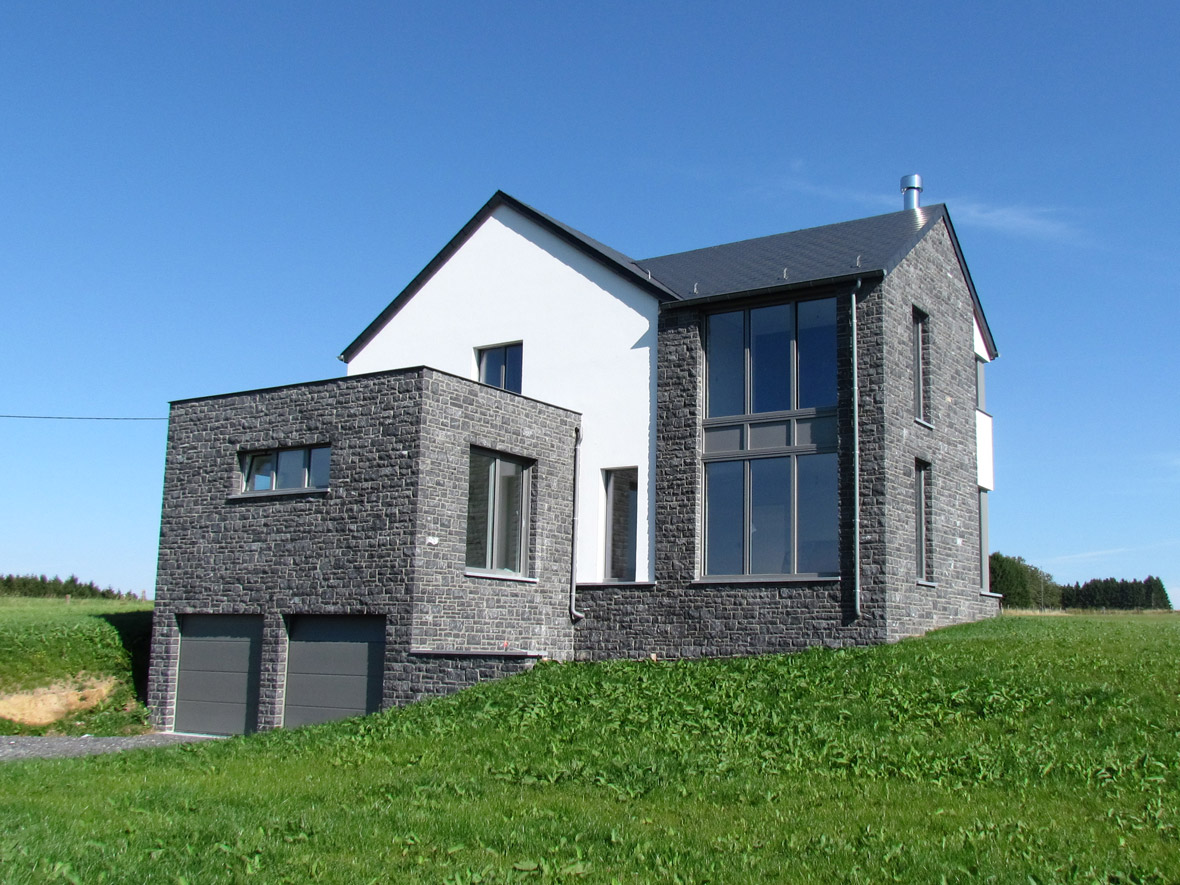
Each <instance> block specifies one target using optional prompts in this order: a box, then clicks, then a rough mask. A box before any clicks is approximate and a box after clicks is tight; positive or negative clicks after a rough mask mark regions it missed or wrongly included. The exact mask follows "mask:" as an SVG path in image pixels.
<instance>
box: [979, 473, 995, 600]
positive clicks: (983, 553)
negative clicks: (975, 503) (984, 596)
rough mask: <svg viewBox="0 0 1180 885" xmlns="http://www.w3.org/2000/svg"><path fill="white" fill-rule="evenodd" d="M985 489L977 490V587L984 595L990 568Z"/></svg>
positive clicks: (986, 590)
mask: <svg viewBox="0 0 1180 885" xmlns="http://www.w3.org/2000/svg"><path fill="white" fill-rule="evenodd" d="M988 546H989V540H988V536H987V489H980V490H979V586H980V588H981V589H982V590H983V591H984V592H985V593H986V592H989V591H990V590H991V583H992V577H991V568H990V565H991V564H990V563H989V562H988V551H987V548H988Z"/></svg>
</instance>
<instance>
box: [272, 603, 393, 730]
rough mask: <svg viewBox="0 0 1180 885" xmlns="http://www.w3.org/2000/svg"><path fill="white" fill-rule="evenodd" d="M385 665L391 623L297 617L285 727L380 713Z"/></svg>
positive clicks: (344, 617)
mask: <svg viewBox="0 0 1180 885" xmlns="http://www.w3.org/2000/svg"><path fill="white" fill-rule="evenodd" d="M384 663H385V618H381V617H363V616H352V615H301V616H296V617H293V618H292V619H291V622H290V641H289V644H288V646H287V691H286V702H285V707H284V712H283V724H284V725H287V726H290V727H294V726H297V725H309V724H311V723H313V722H326V721H327V720H329V719H343V718H345V717H346V716H363V715H364V714H365V713H373V712H376V711H377V710H378V709H380V707H381V676H382V671H383V669H384Z"/></svg>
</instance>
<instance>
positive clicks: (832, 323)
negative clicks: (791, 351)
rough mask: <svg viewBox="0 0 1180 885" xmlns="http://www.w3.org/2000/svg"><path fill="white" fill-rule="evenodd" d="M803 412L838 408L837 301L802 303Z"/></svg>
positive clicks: (801, 400)
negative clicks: (830, 407)
mask: <svg viewBox="0 0 1180 885" xmlns="http://www.w3.org/2000/svg"><path fill="white" fill-rule="evenodd" d="M798 349H799V408H800V409H817V408H823V407H824V406H834V405H836V299H835V298H823V299H820V300H819V301H801V302H799V334H798Z"/></svg>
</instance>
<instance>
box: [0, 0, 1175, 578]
mask: <svg viewBox="0 0 1180 885" xmlns="http://www.w3.org/2000/svg"><path fill="white" fill-rule="evenodd" d="M886 6H887V7H888V8H886ZM1178 9H1180V8H1178V7H1176V6H1175V5H1174V4H1164V3H1158V4H1152V3H1135V4H1128V5H1125V6H1119V7H1116V6H1115V5H1114V4H1094V3H1085V2H1082V3H1072V4H1070V5H1069V6H1068V7H1065V6H1064V5H1062V4H1044V5H1037V4H1025V3H1021V4H1014V3H1012V4H1009V3H994V4H986V5H985V4H975V5H971V6H968V5H965V4H963V5H960V4H929V3H924V4H912V5H910V4H888V5H884V4H876V3H825V4H822V5H821V4H814V5H812V6H807V7H804V6H800V7H799V8H795V7H792V6H790V5H786V4H778V3H733V4H725V5H722V4H716V3H692V2H688V3H685V2H678V3H641V2H640V3H634V2H632V3H587V4H551V3H539V2H535V3H519V2H508V3H496V4H489V3H478V4H477V3H461V2H449V3H448V2H443V3H409V2H406V3H314V2H300V3H267V2H251V3H238V2H232V3H230V2H224V3H219V2H204V3H199V4H198V3H189V2H177V3H167V4H159V3H119V2H111V3H102V4H88V3H81V2H73V3H71V2H63V3H52V4H50V3H34V2H12V3H7V4H4V5H3V6H0V120H2V121H3V122H2V123H0V293H2V296H0V303H2V305H3V314H2V316H3V323H2V325H0V329H2V330H3V344H2V346H0V413H4V414H22V415H23V414H33V415H72V416H134V417H153V416H155V417H163V416H165V415H166V414H167V403H168V401H169V400H172V399H180V398H184V397H190V396H201V395H206V394H215V393H223V392H228V391H233V390H241V389H248V388H253V387H262V386H267V385H274V384H285V383H293V382H300V381H307V380H312V379H316V378H325V377H331V376H334V375H339V374H342V373H343V369H344V367H343V365H342V364H341V363H339V362H338V361H337V360H336V355H337V354H339V353H340V351H341V350H343V349H344V347H345V346H346V345H347V344H348V343H349V342H351V341H352V339H353V338H354V337H355V336H356V335H357V334H358V333H359V332H360V331H361V330H362V329H363V328H364V327H365V326H366V325H367V324H368V323H369V321H370V320H371V319H372V318H373V317H374V316H376V314H377V313H378V312H379V311H380V310H381V309H382V308H383V307H384V306H385V305H386V304H387V303H388V302H389V300H390V299H391V298H392V297H393V296H394V295H396V294H397V292H398V291H400V289H401V288H402V287H403V286H404V285H405V284H406V283H407V282H408V281H409V280H410V279H411V278H412V277H413V275H414V274H415V273H416V272H417V271H418V270H420V269H421V267H422V266H423V265H424V264H425V263H426V262H427V261H428V260H429V259H430V258H431V257H432V256H433V255H434V253H435V252H437V251H438V249H439V248H441V247H442V246H443V245H444V244H445V243H446V241H447V240H448V239H449V238H450V237H451V236H452V235H453V234H454V233H455V231H457V230H458V229H459V227H460V226H462V224H463V223H464V222H466V221H467V219H468V218H469V217H470V216H471V215H472V214H473V213H474V212H475V211H476V209H478V208H479V206H480V205H482V204H483V202H484V201H485V200H486V199H487V198H488V197H489V196H491V194H492V193H493V192H494V191H495V190H496V189H497V188H501V189H503V190H505V191H507V192H509V193H510V194H512V195H513V196H516V197H518V198H519V199H522V200H524V201H525V202H527V203H530V204H532V205H534V206H536V207H537V208H539V209H541V210H542V211H544V212H546V213H549V214H551V215H554V216H556V217H558V218H560V219H561V220H563V221H566V222H567V223H569V224H572V225H573V226H575V227H577V228H579V229H581V230H583V231H585V232H586V233H588V234H590V235H591V236H593V237H595V238H597V239H599V240H601V241H603V242H605V243H608V244H610V245H612V246H614V247H615V248H617V249H619V250H621V251H623V252H626V253H628V254H630V255H633V256H636V257H647V256H651V255H658V254H664V253H667V252H673V251H680V250H684V249H690V248H695V247H699V246H704V245H711V244H715V243H721V242H728V241H732V240H737V239H742V238H746V237H752V236H760V235H764V234H770V233H777V232H780V231H786V230H793V229H797V228H802V227H811V226H814V225H818V224H825V223H829V222H834V221H842V220H846V219H850V218H857V217H862V216H865V215H873V214H878V213H880V212H888V211H893V210H895V209H898V208H900V206H901V198H900V195H899V193H898V180H899V178H900V177H901V176H902V175H904V174H907V173H910V172H920V173H921V174H922V175H923V177H924V179H925V183H926V191H925V193H924V195H923V201H924V202H926V203H933V202H945V203H947V204H948V206H949V208H950V212H951V217H952V218H953V220H954V223H955V226H956V229H957V231H958V234H959V237H960V240H961V242H962V245H963V248H964V251H965V254H966V256H967V261H968V264H969V265H970V268H971V271H972V274H973V276H974V279H975V283H976V286H977V287H978V289H979V292H980V296H981V298H982V300H983V304H984V308H985V310H986V312H987V315H988V319H989V321H990V323H991V326H992V329H993V331H994V333H995V336H996V340H997V342H998V344H999V348H1000V351H1001V358H1000V360H999V361H998V362H996V363H995V364H994V365H993V366H992V367H991V369H990V374H989V378H988V400H989V402H988V405H989V408H990V410H991V411H992V412H993V413H994V414H995V416H996V450H997V451H996V456H997V477H996V478H997V483H998V489H997V491H996V492H995V494H994V495H993V496H992V506H991V517H992V533H991V540H992V547H993V549H998V550H1000V551H1002V552H1005V553H1008V554H1012V555H1022V556H1024V557H1025V558H1026V559H1028V560H1030V561H1031V562H1034V563H1035V564H1037V565H1040V566H1041V567H1043V568H1045V569H1047V570H1048V571H1049V572H1051V573H1052V574H1053V575H1054V576H1055V577H1057V578H1058V579H1059V580H1063V581H1075V580H1081V581H1084V580H1086V579H1088V578H1091V577H1108V576H1114V577H1127V578H1142V577H1145V576H1146V575H1147V574H1149V573H1150V574H1154V575H1158V576H1160V577H1162V578H1163V580H1164V582H1165V584H1166V585H1167V586H1168V587H1169V589H1170V591H1171V593H1172V596H1173V600H1174V601H1180V596H1178V595H1177V591H1178V590H1180V516H1178V515H1177V513H1178V511H1180V508H1177V507H1176V506H1175V505H1174V504H1173V498H1175V497H1176V495H1177V493H1178V492H1180V408H1178V407H1177V405H1178V397H1177V394H1176V392H1175V383H1176V378H1177V377H1178V376H1180V371H1178V370H1180V356H1178V355H1177V354H1178V351H1177V348H1176V346H1175V344H1174V339H1175V336H1176V332H1175V330H1176V328H1177V327H1178V326H1180V300H1178V299H1177V297H1176V296H1175V294H1174V292H1173V291H1172V290H1173V289H1174V287H1175V281H1174V279H1173V275H1172V274H1171V273H1170V271H1171V269H1172V263H1173V260H1174V253H1175V242H1176V235H1177V222H1176V218H1175V212H1174V203H1175V201H1176V199H1177V194H1180V180H1178V179H1180V164H1178V163H1177V162H1176V160H1175V155H1176V147H1175V145H1176V142H1177V135H1178V131H1177V130H1178V128H1180V122H1178V121H1180V115H1178V114H1177V112H1176V111H1177V105H1178V102H1177V92H1178V85H1177V84H1180V69H1178V68H1180V63H1178V62H1177V57H1176V52H1175V49H1176V46H1177V45H1180V11H1178ZM1103 410H1105V411H1103ZM1100 412H1101V414H1100ZM165 436H166V427H165V424H164V422H162V421H142V422H141V421H135V422H132V421H126V422H124V421H103V422H88V421H23V420H9V419H0V453H2V454H3V458H4V463H5V471H4V473H5V481H4V483H3V486H2V487H0V489H2V490H0V496H2V497H0V573H7V572H16V573H46V574H50V575H53V574H59V575H61V576H63V577H64V576H66V575H68V574H70V573H75V574H77V575H78V576H80V577H82V578H84V579H87V580H94V581H96V582H98V583H100V584H102V585H104V586H106V585H111V586H114V587H115V588H117V589H135V590H139V589H150V588H151V586H152V584H153V582H154V573H155V556H156V542H157V536H158V531H159V514H160V494H161V484H162V474H163V462H164V446H165ZM1115 443H1118V445H1115Z"/></svg>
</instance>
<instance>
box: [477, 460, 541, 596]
mask: <svg viewBox="0 0 1180 885" xmlns="http://www.w3.org/2000/svg"><path fill="white" fill-rule="evenodd" d="M477 458H482V459H487V460H489V461H490V462H491V464H490V465H489V466H490V467H491V472H490V475H489V477H488V482H487V485H486V487H485V495H486V505H485V506H486V527H485V528H484V537H483V540H482V546H483V560H482V564H475V563H472V561H471V557H472V552H473V536H472V531H473V528H474V527H475V526H474V524H473V521H472V513H473V511H472V504H473V503H474V502H473V500H472V493H473V491H474V490H475V485H474V481H475V470H476V459H477ZM535 463H536V462H534V461H531V460H529V459H527V458H521V457H518V456H515V455H509V454H506V453H504V452H497V451H494V450H492V449H484V448H481V447H479V446H472V447H471V449H470V453H469V455H468V459H467V464H468V477H467V525H466V530H465V538H466V542H465V547H464V560H463V562H464V569H465V573H466V574H469V575H477V576H480V577H497V578H516V579H519V578H527V576H528V575H529V572H530V569H529V546H530V542H531V536H532V531H531V527H532V512H533V502H532V494H533V468H534V466H535ZM506 464H511V465H513V466H515V467H517V468H519V469H520V477H521V478H520V487H519V490H518V495H517V500H518V502H519V508H518V510H517V512H516V513H515V514H513V515H512V517H511V518H512V520H513V522H514V524H515V526H514V527H515V528H516V530H517V533H518V541H517V543H516V544H515V545H513V546H514V548H515V550H514V552H515V555H516V563H515V565H516V567H515V568H512V567H510V566H507V565H501V564H499V563H500V562H501V560H500V553H501V551H503V550H504V549H505V548H504V543H503V542H504V532H505V531H508V530H509V526H506V525H505V524H504V520H503V518H502V513H501V509H500V508H501V504H502V503H503V502H502V501H501V499H500V492H501V490H502V488H503V480H504V476H505V470H504V465H506Z"/></svg>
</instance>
